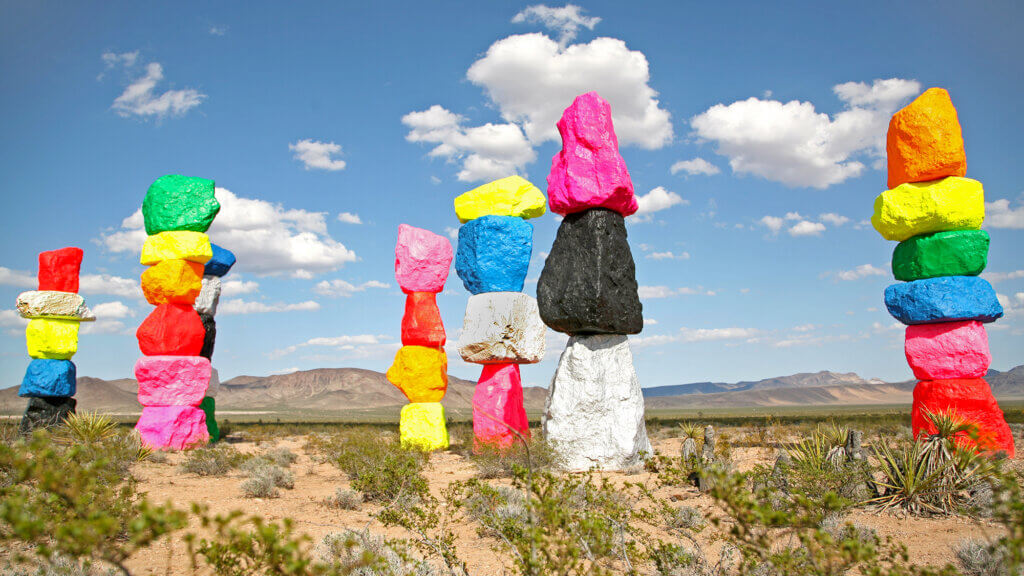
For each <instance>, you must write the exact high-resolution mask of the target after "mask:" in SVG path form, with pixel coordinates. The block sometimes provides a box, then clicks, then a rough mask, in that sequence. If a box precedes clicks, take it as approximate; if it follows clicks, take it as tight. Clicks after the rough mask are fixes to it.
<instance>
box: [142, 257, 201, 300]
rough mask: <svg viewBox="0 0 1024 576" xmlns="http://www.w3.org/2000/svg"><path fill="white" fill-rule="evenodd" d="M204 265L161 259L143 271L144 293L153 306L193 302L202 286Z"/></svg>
mask: <svg viewBox="0 0 1024 576" xmlns="http://www.w3.org/2000/svg"><path fill="white" fill-rule="evenodd" d="M202 280H203V265H202V264H199V263H198V262H189V261H188V260H161V261H160V262H157V263H156V264H154V265H153V266H150V267H149V268H147V269H146V271H145V272H143V273H142V294H143V295H144V296H145V297H146V302H149V303H150V304H152V305H153V306H159V305H161V304H168V303H175V304H192V303H193V302H195V301H196V296H198V295H199V291H200V289H201V288H202Z"/></svg>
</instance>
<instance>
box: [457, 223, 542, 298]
mask: <svg viewBox="0 0 1024 576" xmlns="http://www.w3.org/2000/svg"><path fill="white" fill-rule="evenodd" d="M532 255H533V225H532V224H530V223H529V222H527V221H525V220H523V219H522V218H516V217H513V216H481V217H479V218H477V219H475V220H473V221H471V222H469V223H467V224H463V225H462V227H461V228H459V247H458V250H457V251H456V253H455V272H456V273H457V274H458V275H459V278H461V279H462V285H463V286H465V287H466V290H468V291H469V293H470V294H480V293H482V292H520V291H522V289H523V283H524V282H525V280H526V273H527V271H528V270H529V269H530V257H531V256H532Z"/></svg>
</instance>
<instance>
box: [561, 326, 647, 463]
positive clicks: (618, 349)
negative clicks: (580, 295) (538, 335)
mask: <svg viewBox="0 0 1024 576" xmlns="http://www.w3.org/2000/svg"><path fill="white" fill-rule="evenodd" d="M541 426H542V427H543V431H544V439H545V440H547V441H548V442H551V443H552V444H553V445H554V449H555V450H556V451H557V452H558V453H559V454H560V455H561V457H562V460H563V462H562V463H563V465H564V466H565V467H566V468H567V469H568V470H573V471H578V470H589V469H591V468H598V469H601V470H622V469H625V468H629V467H631V466H634V465H636V464H639V463H640V462H641V461H642V458H641V452H645V453H647V454H648V455H650V454H651V452H652V450H651V443H650V441H649V440H648V439H647V427H646V426H645V424H644V397H643V394H642V393H641V391H640V381H639V380H637V377H636V371H635V370H634V369H633V354H632V352H630V350H629V340H628V339H627V337H626V336H624V335H618V334H595V335H591V336H573V337H571V338H570V339H569V343H568V344H567V345H566V347H565V351H564V352H562V357H561V359H559V361H558V370H556V371H555V377H554V378H553V379H552V380H551V386H550V387H549V388H548V399H547V405H546V406H545V408H544V416H543V417H542V419H541Z"/></svg>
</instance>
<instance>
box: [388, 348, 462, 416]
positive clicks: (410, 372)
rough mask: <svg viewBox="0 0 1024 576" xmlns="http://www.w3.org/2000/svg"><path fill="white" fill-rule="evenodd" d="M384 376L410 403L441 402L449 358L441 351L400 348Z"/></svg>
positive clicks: (445, 389)
mask: <svg viewBox="0 0 1024 576" xmlns="http://www.w3.org/2000/svg"><path fill="white" fill-rule="evenodd" d="M386 376H387V378H388V381H389V382H391V383H392V384H394V385H395V388H398V389H399V390H401V391H402V393H403V394H405V397H406V398H408V399H409V402H440V401H441V398H444V393H445V392H446V391H447V390H448V357H447V356H446V355H445V353H444V349H442V348H428V347H426V346H402V347H401V348H399V349H398V353H397V354H395V362H394V364H392V365H391V367H390V368H388V372H387V374H386Z"/></svg>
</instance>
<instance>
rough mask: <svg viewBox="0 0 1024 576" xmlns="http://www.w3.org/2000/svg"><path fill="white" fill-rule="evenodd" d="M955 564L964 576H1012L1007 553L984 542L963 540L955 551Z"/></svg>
mask: <svg viewBox="0 0 1024 576" xmlns="http://www.w3.org/2000/svg"><path fill="white" fill-rule="evenodd" d="M954 552H955V553H956V563H957V565H958V566H959V567H960V571H961V572H962V573H963V574H964V575H965V576H1013V575H1012V574H1011V573H1010V566H1009V556H1010V555H1009V553H1008V551H1007V550H1006V549H1005V548H1003V547H1001V546H998V545H993V544H991V543H989V542H986V541H984V540H976V539H971V540H964V541H963V542H961V543H960V544H959V545H958V546H957V547H956V548H955V549H954Z"/></svg>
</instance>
